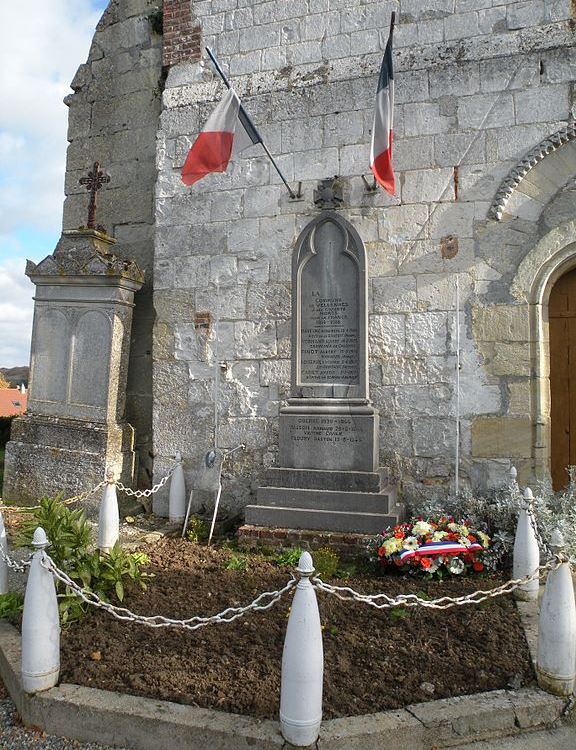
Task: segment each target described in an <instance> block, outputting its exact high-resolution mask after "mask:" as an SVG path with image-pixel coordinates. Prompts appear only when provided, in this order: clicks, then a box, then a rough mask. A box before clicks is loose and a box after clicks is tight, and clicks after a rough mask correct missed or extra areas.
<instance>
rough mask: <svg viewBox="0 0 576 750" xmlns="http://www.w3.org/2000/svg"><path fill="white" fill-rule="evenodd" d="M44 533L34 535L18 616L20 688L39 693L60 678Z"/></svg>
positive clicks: (57, 631)
mask: <svg viewBox="0 0 576 750" xmlns="http://www.w3.org/2000/svg"><path fill="white" fill-rule="evenodd" d="M48 544H49V542H48V539H47V538H46V532H45V531H44V529H43V528H41V527H38V528H37V529H36V531H35V532H34V537H33V540H32V546H33V547H34V548H35V549H36V552H35V553H34V555H33V557H32V564H31V565H30V572H29V574H28V582H27V584H26V594H25V596H24V613H23V615H22V687H23V688H24V690H25V692H27V693H39V692H40V691H42V690H49V689H50V688H52V687H54V686H55V685H57V684H58V677H59V675H60V618H59V614H58V600H57V598H56V586H55V585H54V578H53V576H52V573H51V572H50V571H49V570H48V569H47V568H45V567H44V565H43V564H42V561H43V559H44V557H45V552H44V550H45V549H46V547H47V546H48Z"/></svg>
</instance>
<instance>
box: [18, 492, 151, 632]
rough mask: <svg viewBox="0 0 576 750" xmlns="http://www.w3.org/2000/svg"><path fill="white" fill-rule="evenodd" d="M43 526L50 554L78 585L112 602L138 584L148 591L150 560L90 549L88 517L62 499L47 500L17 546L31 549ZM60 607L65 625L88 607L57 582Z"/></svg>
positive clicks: (118, 549) (25, 527) (136, 554)
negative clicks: (144, 569)
mask: <svg viewBox="0 0 576 750" xmlns="http://www.w3.org/2000/svg"><path fill="white" fill-rule="evenodd" d="M38 526H42V528H43V529H44V531H45V532H46V536H47V537H48V539H49V541H50V546H49V548H48V550H47V552H48V554H49V555H50V557H51V558H52V560H53V562H54V564H55V565H56V567H58V568H60V569H61V570H63V571H64V572H65V573H66V574H67V575H68V576H69V577H70V578H71V579H72V580H73V581H74V582H75V583H77V584H79V585H80V586H82V587H84V588H85V589H88V590H89V591H92V592H93V593H95V594H96V595H97V596H98V597H100V599H103V600H104V601H109V600H110V599H113V598H116V599H117V600H119V601H122V600H123V599H124V593H125V586H126V584H128V583H131V582H133V583H137V584H138V585H139V586H141V587H142V588H143V589H145V588H146V581H147V579H149V578H151V575H150V574H148V573H145V572H144V571H143V570H142V569H143V568H144V567H145V566H146V565H148V564H149V562H150V560H149V558H148V556H147V555H145V554H144V553H142V552H127V551H126V550H124V549H123V548H122V547H121V546H120V545H119V544H116V545H114V547H113V548H112V549H111V550H110V552H109V553H107V554H101V553H100V552H99V550H97V549H93V548H91V547H90V526H89V524H88V521H87V520H86V516H85V515H84V513H83V512H82V511H81V510H79V509H76V510H72V509H71V508H69V507H68V506H67V505H64V503H63V502H62V500H61V496H57V497H53V498H50V497H45V498H42V500H40V503H39V506H38V508H37V509H35V510H34V511H33V514H32V516H31V518H30V519H28V520H27V521H26V522H25V523H24V524H23V525H22V528H21V529H20V532H19V534H18V536H17V539H16V543H17V544H18V545H19V546H30V544H31V542H32V536H33V534H34V531H35V529H36V528H37V527H38ZM56 590H57V594H58V606H59V609H60V617H61V620H62V622H63V623H65V622H70V621H72V620H77V619H78V618H79V617H81V616H82V615H83V614H84V613H85V612H86V608H87V606H88V605H86V604H84V603H83V602H82V600H80V599H79V598H78V597H77V596H76V595H75V594H74V593H73V592H72V591H71V590H70V589H69V588H68V587H65V586H63V585H62V584H61V583H60V582H59V581H57V588H56Z"/></svg>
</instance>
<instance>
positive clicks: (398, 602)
mask: <svg viewBox="0 0 576 750" xmlns="http://www.w3.org/2000/svg"><path fill="white" fill-rule="evenodd" d="M563 562H565V560H564V559H563V558H561V557H560V556H557V557H556V558H555V559H554V561H551V562H549V563H547V564H546V565H541V566H540V567H539V568H538V570H537V571H535V572H534V573H532V575H529V576H524V577H523V578H515V579H513V580H510V581H506V583H503V584H502V585H501V586H496V587H495V588H493V589H488V590H487V591H484V590H479V591H475V592H474V593H472V594H466V595H465V596H457V597H451V596H443V597H440V598H439V599H422V597H420V596H418V595H417V594H399V595H398V596H396V597H391V596H388V594H359V593H358V592H357V591H354V589H351V588H350V587H348V586H332V585H331V584H329V583H324V581H323V580H322V579H321V578H319V577H318V576H315V577H314V578H312V579H311V580H312V585H313V586H315V587H316V588H317V589H318V590H319V591H324V592H325V593H327V594H332V595H333V596H335V597H337V598H338V599H341V600H342V601H356V602H360V603H362V604H368V605H369V606H371V607H374V608H375V609H392V608H395V607H425V608H428V609H450V608H451V607H458V606H463V605H466V604H480V603H481V602H485V601H487V600H488V599H493V598H496V597H497V596H503V595H504V594H510V593H512V591H514V590H515V589H518V588H520V587H521V586H524V585H525V584H527V583H530V582H531V581H535V580H536V579H537V578H538V579H539V578H543V577H544V576H545V575H546V574H547V573H548V572H549V571H550V570H556V569H557V568H558V567H559V566H560V565H561V564H562V563H563Z"/></svg>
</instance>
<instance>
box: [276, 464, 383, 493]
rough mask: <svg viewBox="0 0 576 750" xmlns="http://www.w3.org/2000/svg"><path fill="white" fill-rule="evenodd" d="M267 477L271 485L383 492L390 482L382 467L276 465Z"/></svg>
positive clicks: (309, 488)
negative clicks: (328, 468)
mask: <svg viewBox="0 0 576 750" xmlns="http://www.w3.org/2000/svg"><path fill="white" fill-rule="evenodd" d="M265 478H266V480H265V481H266V485H267V486H270V487H295V488H301V489H308V490H338V491H342V492H381V491H382V490H383V489H384V488H385V487H386V485H387V483H388V470H387V469H385V468H381V469H379V470H378V471H324V470H322V469H290V468H284V467H274V468H271V469H268V470H267V471H266V474H265Z"/></svg>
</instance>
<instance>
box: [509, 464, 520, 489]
mask: <svg viewBox="0 0 576 750" xmlns="http://www.w3.org/2000/svg"><path fill="white" fill-rule="evenodd" d="M508 486H509V487H510V488H515V487H518V471H517V469H516V467H515V466H514V465H512V466H510V470H509V471H508Z"/></svg>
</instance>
